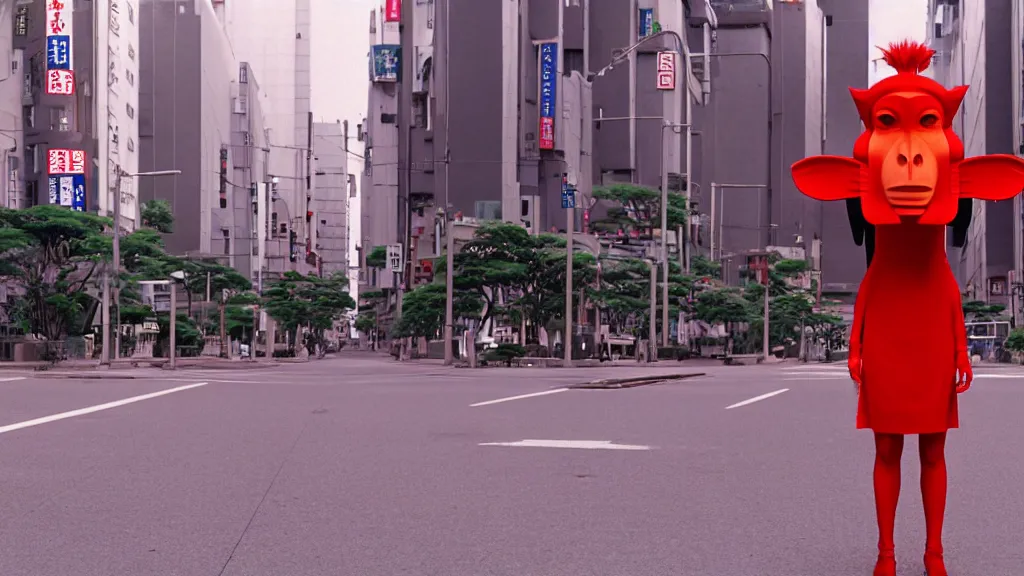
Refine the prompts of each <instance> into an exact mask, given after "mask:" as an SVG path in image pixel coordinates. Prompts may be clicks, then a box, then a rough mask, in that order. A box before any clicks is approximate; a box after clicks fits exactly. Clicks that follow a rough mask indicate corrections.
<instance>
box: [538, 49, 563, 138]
mask: <svg viewBox="0 0 1024 576" xmlns="http://www.w3.org/2000/svg"><path fill="white" fill-rule="evenodd" d="M557 91H558V43H557V42H545V43H544V44H541V45H540V138H538V141H539V146H540V148H541V149H542V150H553V149H554V148H555V104H556V96H557Z"/></svg>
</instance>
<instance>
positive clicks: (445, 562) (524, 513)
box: [0, 358, 1024, 576]
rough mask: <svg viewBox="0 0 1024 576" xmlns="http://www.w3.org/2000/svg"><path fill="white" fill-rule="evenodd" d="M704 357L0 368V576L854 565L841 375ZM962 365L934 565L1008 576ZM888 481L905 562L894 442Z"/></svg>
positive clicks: (753, 573) (909, 550) (979, 409)
mask: <svg viewBox="0 0 1024 576" xmlns="http://www.w3.org/2000/svg"><path fill="white" fill-rule="evenodd" d="M658 370H660V371H662V372H679V371H680V368H679V367H678V366H673V367H670V368H668V369H663V368H659V369H658ZM706 371H707V372H708V375H707V376H705V377H701V378H697V379H692V380H685V381H681V382H677V383H672V384H663V385H651V386H645V387H639V388H633V389H624V390H614V391H612V390H561V388H562V387H564V386H567V385H570V384H575V383H579V382H583V381H586V380H590V379H593V378H607V377H626V376H633V375H637V374H639V373H645V372H650V370H648V369H644V368H608V369H574V370H566V369H549V370H539V369H517V370H513V369H508V370H506V369H483V370H477V371H470V370H468V369H445V368H443V367H440V366H429V365H414V364H398V363H395V362H392V361H389V360H381V359H375V358H342V359H337V360H325V361H319V362H311V363H308V364H301V365H292V366H287V367H282V368H277V369H272V370H271V369H268V370H251V371H224V370H206V371H202V370H192V371H179V372H175V373H173V374H170V375H169V374H168V373H161V372H155V371H154V372H152V373H145V375H146V376H147V378H144V379H135V380H122V379H101V380H97V379H88V380H85V379H81V380H79V379H68V378H62V379H46V378H40V377H39V376H38V375H34V374H18V373H13V372H0V574H3V575H4V576H53V575H56V574H75V575H76V576H100V575H102V576H111V575H117V576H120V575H132V576H146V575H181V576H218V575H225V576H293V575H294V576H319V575H323V576H328V575H329V576H339V575H344V576H348V575H351V576H396V575H401V574H408V575H413V576H421V575H422V576H562V575H565V576H580V575H588V576H648V575H649V576H669V575H671V576H678V575H686V576H689V575H694V576H804V575H806V576H820V575H825V574H827V575H829V576H846V575H850V576H861V575H867V574H870V573H871V567H872V564H873V560H874V554H875V541H876V532H875V524H874V508H873V501H872V495H871V464H872V458H873V454H872V442H871V436H870V433H868V432H858V431H856V430H854V427H853V424H854V410H855V393H854V391H853V387H852V384H851V383H850V381H849V380H848V379H847V378H846V377H845V376H844V374H843V372H842V367H827V368H825V367H821V366H796V365H792V364H786V365H782V366H772V367H767V366H754V367H732V368H726V367H717V368H711V369H707V370H706ZM978 376H979V378H978V380H977V381H976V384H975V386H974V387H973V388H972V390H971V391H969V392H968V393H967V394H966V395H964V396H961V422H962V425H963V428H962V429H960V430H958V431H954V432H952V433H951V434H950V439H949V442H948V461H949V470H950V495H949V507H948V511H947V523H946V557H947V564H948V566H949V568H950V571H951V573H952V574H954V575H955V576H1004V575H1005V576H1019V575H1020V574H1021V573H1022V572H1024V568H1022V566H1024V546H1022V545H1021V542H1024V526H1022V525H1021V523H1020V518H1021V516H1022V512H1024V498H1021V497H1020V492H1021V473H1022V472H1024V461H1022V460H1021V458H1020V454H1021V446H1024V427H1022V426H1021V425H1020V421H1021V416H1020V410H1021V406H1024V371H1022V370H1015V369H1003V370H988V371H986V370H984V369H979V374H978ZM200 383H205V384H202V385H198V386H196V385H197V384H200ZM784 389H785V390H786V391H784V392H779V391H780V390H784ZM160 392H165V393H163V394H162V395H157V394H159V393H160ZM537 393H540V394H537ZM772 393H774V394H773V395H769V394H772ZM530 394H537V395H533V396H528V397H525V398H518V399H512V400H505V401H499V402H493V401H495V400H503V399H506V398H510V397H516V396H522V395H530ZM755 398H759V399H758V400H755V401H753V402H748V401H750V400H752V399H755ZM737 404H738V405H737ZM474 405H475V406H474ZM524 440H532V441H534V442H527V443H526V445H525V446H524V445H522V441H524ZM538 441H541V442H538ZM572 442H576V443H575V444H574V443H572ZM600 442H604V444H600ZM608 442H611V444H608ZM517 443H519V445H517ZM509 444H512V445H509ZM538 444H540V445H539V446H538ZM904 477H905V479H904V484H903V486H904V493H903V494H904V496H903V498H902V500H901V503H900V510H899V517H898V520H897V554H898V558H899V561H900V574H901V575H918V574H920V573H921V571H922V566H921V561H920V557H921V553H922V551H923V540H924V534H923V526H924V520H923V513H922V509H921V502H920V495H919V491H918V488H917V485H918V483H917V477H918V465H917V461H916V441H914V440H911V441H909V442H908V444H907V453H906V454H905V455H904Z"/></svg>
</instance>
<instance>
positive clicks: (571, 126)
mask: <svg viewBox="0 0 1024 576" xmlns="http://www.w3.org/2000/svg"><path fill="white" fill-rule="evenodd" d="M868 4H869V2H868V0H844V1H839V0H803V1H799V2H792V1H788V2H772V1H770V0H700V1H697V0H637V1H635V2H634V1H630V2H623V1H620V0H588V1H584V0H580V1H578V2H569V3H568V5H567V3H566V2H564V1H561V0H519V1H518V2H507V3H505V2H502V3H497V2H496V3H484V2H473V1H470V0H437V1H435V2H433V3H430V2H422V3H421V2H416V3H409V2H406V3H402V10H401V14H400V18H399V20H400V23H401V26H402V28H401V30H402V31H403V32H402V33H399V28H398V24H399V22H397V21H396V22H385V21H383V20H382V18H381V15H380V14H379V13H375V14H374V16H373V17H372V18H371V54H370V72H371V80H372V84H371V87H370V105H369V108H370V109H369V110H368V115H367V119H366V121H365V125H364V127H363V130H362V136H363V138H364V141H365V144H366V154H367V156H366V158H367V162H366V174H365V175H364V176H363V177H364V179H365V180H364V187H363V190H364V195H363V200H362V201H363V221H362V230H363V238H361V245H362V248H363V252H364V253H367V252H368V251H369V250H370V249H372V248H373V247H374V246H381V245H384V244H393V243H404V241H403V239H404V238H405V236H406V233H405V231H406V230H410V231H411V232H410V236H411V237H412V238H414V239H415V238H417V236H416V235H417V234H418V233H421V231H425V232H424V233H425V235H426V236H427V237H426V238H425V239H424V237H423V236H420V237H419V238H420V239H419V241H418V242H417V241H414V242H413V243H412V245H413V252H412V253H410V254H409V258H407V260H411V261H413V262H417V261H418V259H420V258H424V257H426V256H427V255H428V254H435V253H436V244H437V242H436V241H434V239H433V238H431V237H429V236H430V235H429V231H430V230H431V229H436V228H437V226H435V225H434V222H433V221H434V220H435V219H436V218H437V217H438V216H437V215H438V212H439V210H438V209H439V208H440V209H441V210H440V212H444V209H445V208H447V210H448V212H449V213H452V212H460V213H461V214H462V215H463V216H466V217H475V218H478V219H500V220H505V221H509V222H515V223H522V224H527V223H528V224H529V225H530V226H536V228H537V229H540V230H544V231H547V230H550V229H552V228H554V229H555V230H564V229H565V221H566V217H565V212H564V211H563V210H562V209H561V205H560V203H561V194H560V190H561V185H562V178H563V175H565V176H566V177H567V179H568V180H569V181H570V183H572V184H575V185H576V187H577V188H578V189H579V190H580V191H582V192H583V194H582V195H581V198H580V200H579V202H580V205H579V209H578V210H577V213H576V215H575V216H576V217H575V228H576V229H577V230H584V229H585V228H586V221H587V220H589V219H590V218H594V217H600V212H601V209H602V206H601V205H600V204H594V203H593V202H592V201H591V198H590V197H589V193H590V191H591V190H592V188H593V186H597V185H601V184H611V183H615V182H626V183H634V184H639V185H642V186H646V187H649V188H655V189H657V188H659V187H660V186H662V182H663V180H667V183H668V186H669V192H670V193H683V192H684V191H685V189H686V185H687V181H689V184H690V186H691V200H692V201H693V202H694V209H695V211H696V213H695V214H694V216H695V218H694V223H693V224H694V225H693V226H692V227H691V234H690V235H689V239H690V241H691V242H692V246H691V249H692V251H693V253H703V254H705V255H709V248H710V244H711V240H712V239H711V235H712V233H713V234H714V237H715V244H716V246H715V254H714V256H715V258H716V259H723V260H724V264H726V268H727V269H728V270H730V272H727V277H728V278H729V279H731V280H737V279H738V275H737V274H736V272H737V271H738V268H739V267H740V266H742V265H743V264H745V256H744V254H745V253H746V252H749V251H752V250H760V249H764V248H765V247H766V246H784V247H801V248H805V253H806V254H807V255H809V256H811V255H817V254H818V252H817V249H818V248H820V250H821V251H820V254H821V259H820V261H818V260H817V259H816V260H815V264H816V267H819V268H820V269H821V271H822V283H823V284H824V285H825V287H826V290H828V291H833V292H839V293H846V294H852V293H853V292H855V291H856V288H857V284H858V282H859V279H860V277H861V276H862V275H863V272H864V268H863V266H864V253H863V248H861V247H857V246H855V245H854V243H853V239H852V234H851V232H850V228H849V224H848V221H847V217H846V211H845V205H843V204H842V203H840V204H836V205H823V204H822V203H820V202H815V201H811V200H809V199H807V198H805V197H804V196H803V195H802V194H800V193H799V191H797V190H796V188H795V186H794V185H793V183H792V179H791V177H790V173H789V166H790V165H791V164H792V163H793V162H795V161H797V160H799V159H801V158H804V157H806V156H808V155H814V154H821V153H832V154H843V155H849V154H850V153H851V152H852V148H853V141H854V140H855V139H856V136H857V135H858V134H859V132H860V120H859V117H858V116H857V115H856V110H855V108H854V106H853V103H852V101H851V100H850V97H849V92H848V91H847V87H848V86H865V85H866V84H867V81H868V78H867V76H868V73H867V66H868V62H867V60H868V38H867V33H868ZM645 19H649V20H650V22H648V21H646V20H645ZM652 23H656V24H657V26H658V27H660V29H662V30H666V31H672V32H676V33H678V34H679V35H680V36H681V37H682V38H683V39H684V40H685V42H686V47H687V49H688V50H689V52H691V53H694V54H698V55H699V56H698V57H695V58H692V59H691V64H692V65H693V68H694V71H693V74H694V79H695V80H694V81H699V82H701V83H702V88H703V90H698V92H703V93H702V94H700V97H699V98H697V99H696V103H695V105H694V106H693V108H692V124H693V128H694V134H693V136H692V144H691V146H692V151H691V154H690V166H689V169H687V166H686V164H687V163H686V156H687V154H686V147H685V137H684V134H685V130H683V129H680V128H670V129H665V128H663V126H664V125H665V124H666V123H667V124H670V125H677V126H678V125H681V124H685V108H686V106H685V103H686V97H687V96H686V94H687V92H688V90H687V89H686V88H687V84H688V82H687V70H686V69H687V66H686V62H685V61H684V58H682V57H679V59H678V60H677V62H676V86H677V88H676V90H674V91H665V90H659V89H658V87H657V59H658V52H660V51H668V50H678V48H679V47H678V46H676V44H675V42H674V41H673V39H672V38H671V37H670V36H666V37H661V38H660V39H659V40H656V41H651V42H648V43H645V44H641V45H640V46H639V47H638V48H637V49H636V50H635V51H632V52H627V55H626V56H625V57H620V55H621V54H622V53H623V51H624V50H626V49H627V48H630V47H631V46H634V45H635V44H637V42H638V41H639V40H640V39H641V38H642V37H643V35H645V34H650V33H651V31H652V29H651V27H650V26H651V24H652ZM559 39H560V40H561V41H560V42H559V43H558V45H557V48H556V49H555V50H556V54H557V56H556V57H555V58H556V62H557V65H556V66H557V68H558V72H559V73H558V74H556V76H557V78H558V81H557V85H556V89H555V93H556V97H555V98H556V100H557V102H555V104H554V106H553V108H554V109H555V110H556V111H557V113H556V114H554V117H555V118H554V130H553V135H554V138H553V139H554V143H553V145H552V146H550V147H551V148H552V149H551V150H547V149H545V147H546V146H542V145H541V144H542V141H541V134H540V131H539V129H538V127H539V125H540V122H541V119H540V118H539V114H538V108H539V104H540V102H539V100H540V92H541V86H540V84H541V72H542V70H541V69H540V68H539V66H538V63H539V59H540V55H541V51H542V50H543V44H544V43H545V42H546V41H549V40H559ZM374 43H377V45H379V46H374V45H373V44H374ZM389 46H391V47H395V48H398V47H400V51H396V53H398V54H400V55H401V62H400V63H399V65H398V68H399V69H400V70H401V74H400V78H401V80H402V81H401V82H399V81H397V80H398V79H399V75H398V74H397V73H396V74H395V77H393V78H392V77H388V78H382V77H381V74H375V72H380V71H379V70H376V71H375V68H374V66H375V63H377V62H376V60H375V57H374V54H375V53H377V54H378V55H379V54H380V52H381V50H388V49H390V48H389ZM705 46H706V48H705ZM613 62H614V65H613V66H611V67H610V68H609V65H610V64H612V63H613ZM449 71H450V72H449ZM449 90H450V93H451V97H450V98H449V97H448V91H449ZM448 111H450V112H451V113H450V114H447V112H448ZM511 134H515V136H514V138H515V142H514V145H512V144H513V143H510V135H511ZM545 144H546V143H545ZM405 166H409V169H408V170H404V169H403V168H404V167H405ZM513 168H514V171H513V170H512V169H513ZM666 171H667V172H668V174H667V176H668V177H667V178H665V174H664V173H665V172H666ZM446 174H447V176H446ZM712 184H715V185H716V188H718V189H719V192H720V193H718V194H717V195H716V197H715V208H714V210H712V198H711V196H712V195H711V188H712ZM723 186H724V188H723ZM407 206H411V207H412V210H411V211H410V210H408V209H407V208H406V207H407ZM712 211H714V213H715V214H714V215H715V219H714V221H712V219H711V213H712ZM410 212H411V214H412V215H411V216H409V215H408V214H409V213H410ZM826 230H827V231H826ZM672 232H673V234H671V236H670V239H669V243H670V244H672V243H674V242H675V241H676V239H675V236H676V234H674V232H675V231H672ZM431 247H433V249H434V250H435V251H433V252H432V251H431ZM670 249H671V248H670ZM408 272H411V273H413V274H414V275H415V270H410V271H408ZM385 276H390V275H385ZM390 281H391V280H390V279H389V278H384V279H383V280H382V282H383V284H382V283H381V282H378V283H377V285H388V284H387V283H388V282H390Z"/></svg>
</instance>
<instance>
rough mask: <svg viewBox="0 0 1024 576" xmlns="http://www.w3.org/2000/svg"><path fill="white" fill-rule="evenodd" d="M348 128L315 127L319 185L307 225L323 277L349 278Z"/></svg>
mask: <svg viewBox="0 0 1024 576" xmlns="http://www.w3.org/2000/svg"><path fill="white" fill-rule="evenodd" d="M347 136H348V124H347V122H346V124H345V125H342V123H341V122H316V123H314V124H313V159H314V161H315V166H316V171H315V172H314V175H315V179H316V183H315V186H314V194H313V199H312V201H311V202H310V205H309V213H308V215H307V221H308V224H309V229H310V232H311V234H312V236H313V254H314V255H315V258H316V266H317V270H318V272H319V273H320V274H321V275H322V276H325V277H326V276H332V275H334V274H343V275H346V276H347V275H348V215H349V211H348V208H349V199H350V189H349V174H348V149H347V147H346V145H345V143H346V142H347Z"/></svg>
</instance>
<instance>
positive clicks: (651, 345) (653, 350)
mask: <svg viewBox="0 0 1024 576" xmlns="http://www.w3.org/2000/svg"><path fill="white" fill-rule="evenodd" d="M650 265H651V311H650V316H651V319H650V322H648V323H647V361H648V362H654V360H655V359H656V358H657V357H658V346H657V343H656V342H655V338H656V333H655V330H654V319H655V317H657V315H658V311H657V310H658V306H657V304H658V265H657V263H656V262H655V261H654V260H653V259H652V260H651V261H650Z"/></svg>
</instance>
